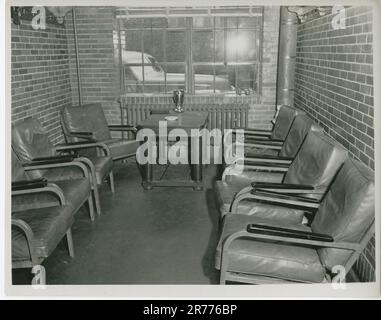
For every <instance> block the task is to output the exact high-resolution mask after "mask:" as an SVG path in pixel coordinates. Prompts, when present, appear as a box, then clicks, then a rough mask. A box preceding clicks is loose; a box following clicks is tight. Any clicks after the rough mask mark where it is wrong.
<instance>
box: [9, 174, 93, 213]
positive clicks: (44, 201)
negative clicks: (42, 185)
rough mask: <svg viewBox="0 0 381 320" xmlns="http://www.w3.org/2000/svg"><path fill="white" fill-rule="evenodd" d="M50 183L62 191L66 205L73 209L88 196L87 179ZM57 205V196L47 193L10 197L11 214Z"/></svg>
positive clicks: (88, 183)
mask: <svg viewBox="0 0 381 320" xmlns="http://www.w3.org/2000/svg"><path fill="white" fill-rule="evenodd" d="M50 183H52V184H56V185H57V186H58V187H60V188H61V189H62V191H63V193H64V196H65V199H66V201H67V205H68V206H70V207H72V208H74V209H78V208H79V207H80V206H81V205H82V204H83V203H84V202H85V201H86V200H87V199H88V197H89V195H90V188H91V187H90V181H89V179H85V178H82V179H72V180H60V181H54V182H50ZM58 205H60V202H59V200H58V198H57V196H56V195H54V194H53V193H48V192H44V193H35V194H28V195H20V196H15V197H12V212H18V211H23V210H30V209H36V208H47V207H55V206H58Z"/></svg>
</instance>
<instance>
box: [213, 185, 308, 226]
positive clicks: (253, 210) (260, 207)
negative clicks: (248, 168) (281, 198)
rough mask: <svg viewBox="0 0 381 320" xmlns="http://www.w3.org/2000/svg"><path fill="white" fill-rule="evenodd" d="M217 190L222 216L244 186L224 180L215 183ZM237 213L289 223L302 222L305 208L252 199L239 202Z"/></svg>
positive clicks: (228, 209)
mask: <svg viewBox="0 0 381 320" xmlns="http://www.w3.org/2000/svg"><path fill="white" fill-rule="evenodd" d="M215 189H216V192H217V199H218V205H219V210H220V214H221V218H222V217H224V216H225V215H226V214H227V213H228V212H229V211H230V206H231V203H232V201H233V198H234V196H235V194H236V193H237V192H238V191H240V190H241V189H242V188H238V187H237V186H235V185H233V186H231V185H228V184H227V183H224V182H222V181H217V182H216V185H215ZM235 213H236V214H243V215H250V216H255V217H258V218H265V219H270V220H278V219H279V220H280V221H284V222H288V223H295V224H297V223H301V222H302V220H303V216H304V211H303V210H297V209H293V208H285V207H281V206H276V205H270V204H266V203H260V202H254V201H250V200H245V201H241V202H240V203H239V204H238V207H237V212H235Z"/></svg>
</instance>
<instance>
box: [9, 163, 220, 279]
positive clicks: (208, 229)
mask: <svg viewBox="0 0 381 320" xmlns="http://www.w3.org/2000/svg"><path fill="white" fill-rule="evenodd" d="M162 169H163V168H160V169H159V170H162ZM188 171H189V170H188V167H169V169H168V170H167V172H166V174H165V176H166V177H169V176H171V177H172V178H176V177H184V175H188ZM114 175H115V187H116V191H115V194H111V192H110V190H109V188H108V185H107V184H106V183H105V184H104V186H102V189H101V204H102V210H103V214H102V216H100V217H98V219H96V221H95V222H91V221H90V219H89V217H88V212H87V208H83V209H82V210H81V211H79V212H78V213H77V215H76V221H75V223H74V225H73V228H72V232H73V240H74V246H75V250H76V257H75V258H74V259H71V258H70V257H69V255H68V252H67V248H66V242H65V241H62V242H61V243H60V244H59V246H58V247H57V248H56V250H55V251H54V252H53V254H52V255H51V256H50V257H49V258H48V259H46V260H45V262H44V263H43V265H44V266H45V268H46V272H47V283H48V284H217V283H218V276H219V273H218V271H216V270H215V269H214V253H215V248H216V244H217V238H218V210H217V207H216V202H215V195H214V191H213V189H212V185H213V181H214V180H215V179H216V177H217V175H218V172H217V168H216V166H212V165H209V166H207V167H205V169H204V185H205V187H204V190H203V191H193V189H191V188H182V189H176V188H155V189H153V190H150V191H145V190H143V188H142V187H141V185H140V183H141V178H140V174H139V172H138V169H137V167H136V164H135V163H133V162H131V163H123V164H118V165H117V166H116V168H115V169H114ZM157 175H158V176H159V175H160V172H157ZM29 272H30V269H20V270H16V271H14V272H13V281H14V283H15V284H22V283H30V282H28V281H29V279H30V275H29Z"/></svg>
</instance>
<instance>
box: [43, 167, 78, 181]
mask: <svg viewBox="0 0 381 320" xmlns="http://www.w3.org/2000/svg"><path fill="white" fill-rule="evenodd" d="M44 178H46V179H47V180H48V181H61V180H70V179H82V178H83V171H82V169H81V168H80V167H76V166H69V167H60V168H51V169H49V170H47V171H46V172H45V174H44Z"/></svg>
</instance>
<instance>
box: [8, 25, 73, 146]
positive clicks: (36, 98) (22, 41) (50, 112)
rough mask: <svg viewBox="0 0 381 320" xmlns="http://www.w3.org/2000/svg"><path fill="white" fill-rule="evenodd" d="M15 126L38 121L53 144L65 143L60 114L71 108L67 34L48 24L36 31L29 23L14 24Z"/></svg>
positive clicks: (12, 105) (12, 81)
mask: <svg viewBox="0 0 381 320" xmlns="http://www.w3.org/2000/svg"><path fill="white" fill-rule="evenodd" d="M11 33H12V38H11V46H12V57H11V59H12V65H11V77H12V78H11V90H12V104H11V115H12V123H14V122H17V121H20V120H22V119H24V118H26V117H30V116H33V117H36V118H38V119H39V120H40V121H41V122H42V124H43V126H44V127H45V128H46V130H47V131H48V133H49V136H50V138H51V139H52V141H53V142H54V143H56V142H59V141H61V140H62V138H63V136H62V131H61V126H60V122H59V121H60V120H59V110H60V109H61V107H62V106H65V105H70V104H71V92H70V77H69V64H68V51H67V42H66V31H65V27H64V26H58V25H50V24H47V26H46V29H45V30H34V29H33V28H32V27H31V24H30V21H22V23H21V25H19V26H17V25H14V24H12V29H11Z"/></svg>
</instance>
